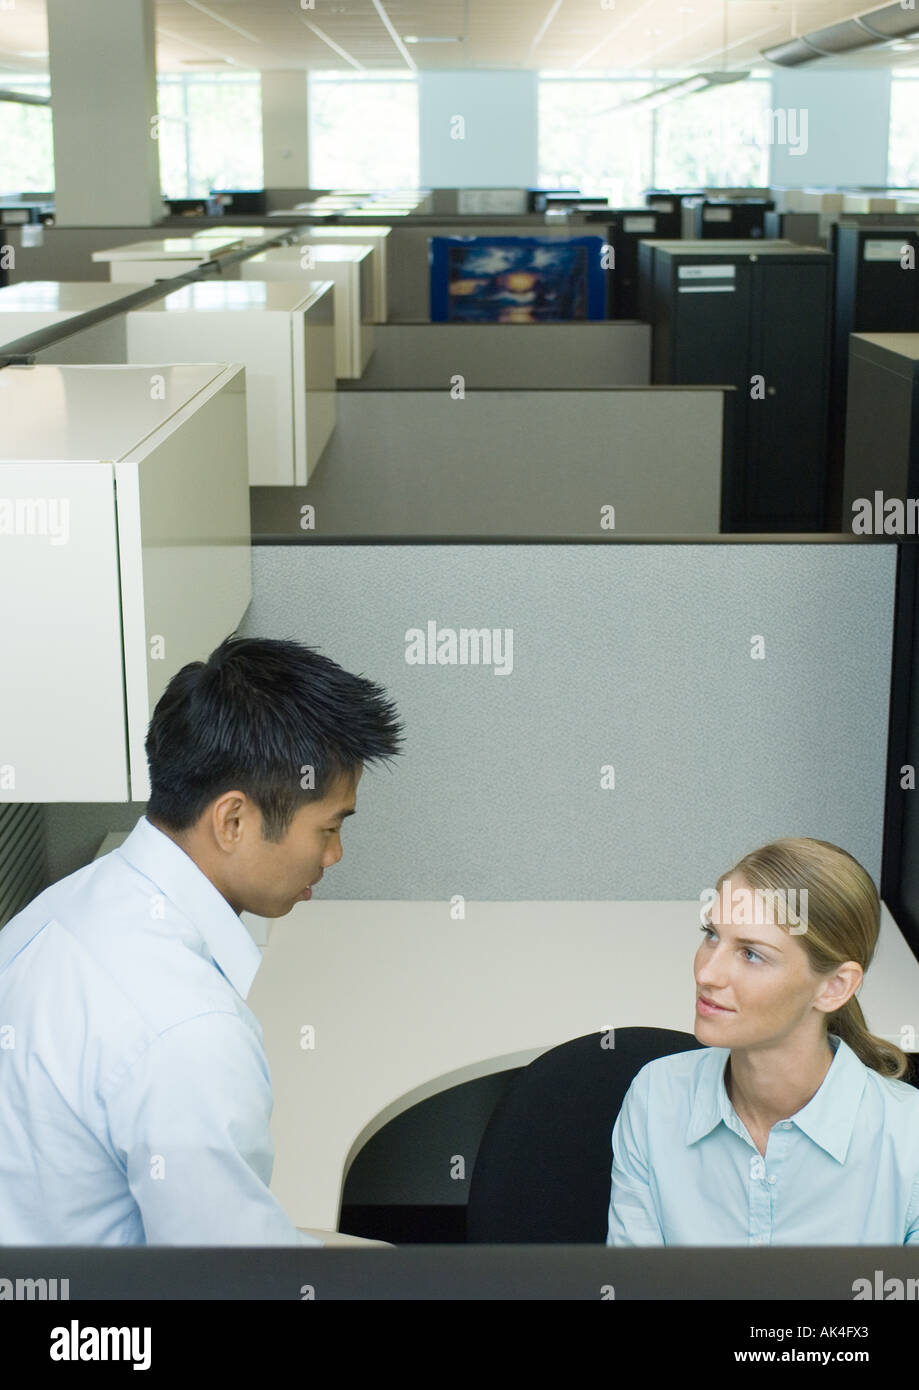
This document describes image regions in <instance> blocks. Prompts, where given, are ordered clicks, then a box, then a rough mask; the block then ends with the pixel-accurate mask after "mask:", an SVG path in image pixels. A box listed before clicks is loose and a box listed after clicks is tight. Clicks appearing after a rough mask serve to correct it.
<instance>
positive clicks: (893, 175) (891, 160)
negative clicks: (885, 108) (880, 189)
mask: <svg viewBox="0 0 919 1390" xmlns="http://www.w3.org/2000/svg"><path fill="white" fill-rule="evenodd" d="M917 126H919V71H913V72H903V73H898V72H897V73H893V74H892V75H891V79H890V143H889V145H888V149H887V181H888V183H889V184H890V185H891V186H892V187H893V188H909V187H914V186H915V185H916V184H919V146H917V143H916V128H917Z"/></svg>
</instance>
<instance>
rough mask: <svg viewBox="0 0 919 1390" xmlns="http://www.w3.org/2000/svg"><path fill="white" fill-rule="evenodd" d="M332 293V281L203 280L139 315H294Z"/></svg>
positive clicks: (145, 308) (169, 296) (160, 300)
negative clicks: (329, 291) (259, 313)
mask: <svg viewBox="0 0 919 1390" xmlns="http://www.w3.org/2000/svg"><path fill="white" fill-rule="evenodd" d="M332 289H334V285H333V282H332V281H331V280H302V281H299V280H207V281H204V280H202V281H201V282H200V283H199V284H196V285H184V286H183V287H182V288H181V289H179V290H173V292H172V294H166V295H163V297H162V299H157V300H154V301H153V303H152V304H145V305H144V306H143V308H142V309H138V310H137V311H136V312H137V313H140V314H146V313H147V312H148V311H149V312H150V313H154V314H156V313H159V314H181V313H250V312H254V313H257V312H260V311H262V312H265V313H275V312H277V313H293V312H294V310H300V311H302V310H305V309H308V308H309V307H310V305H311V304H313V303H315V301H316V300H317V299H320V298H321V297H322V295H323V294H325V293H326V292H327V291H328V290H332Z"/></svg>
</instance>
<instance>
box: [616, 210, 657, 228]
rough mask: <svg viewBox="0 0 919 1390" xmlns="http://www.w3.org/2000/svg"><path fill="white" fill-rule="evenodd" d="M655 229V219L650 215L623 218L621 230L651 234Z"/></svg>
mask: <svg viewBox="0 0 919 1390" xmlns="http://www.w3.org/2000/svg"><path fill="white" fill-rule="evenodd" d="M656 229H657V218H656V217H655V216H654V215H653V214H652V215H651V216H650V217H623V219H622V230H623V231H624V232H653V231H656Z"/></svg>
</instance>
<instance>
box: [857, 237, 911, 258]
mask: <svg viewBox="0 0 919 1390" xmlns="http://www.w3.org/2000/svg"><path fill="white" fill-rule="evenodd" d="M907 245H908V243H907ZM902 255H903V242H902V241H894V240H893V239H892V238H891V239H890V240H887V239H886V238H885V239H884V240H883V241H882V240H881V239H880V238H874V237H871V238H869V239H868V240H867V241H866V242H865V249H864V251H863V253H862V259H863V260H866V261H898V260H900V258H901V257H902Z"/></svg>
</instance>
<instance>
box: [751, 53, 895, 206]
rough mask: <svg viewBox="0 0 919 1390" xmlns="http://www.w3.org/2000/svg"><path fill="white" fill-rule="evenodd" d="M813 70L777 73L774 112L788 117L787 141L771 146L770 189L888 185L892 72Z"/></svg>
mask: <svg viewBox="0 0 919 1390" xmlns="http://www.w3.org/2000/svg"><path fill="white" fill-rule="evenodd" d="M812 66H813V68H814V69H817V68H818V66H819V64H818V63H815V64H813V65H810V64H809V65H808V66H807V67H805V68H802V69H800V70H798V69H789V70H788V71H785V70H784V69H776V71H775V72H774V73H773V74H772V109H773V111H779V112H781V111H784V112H785V113H786V121H785V128H786V137H787V138H786V140H785V142H784V143H782V142H780V141H779V140H774V141H773V143H772V145H771V147H770V151H771V161H770V174H769V182H770V184H773V185H776V184H778V185H788V186H791V187H804V186H806V185H808V184H811V185H814V186H822V185H827V184H829V185H832V184H837V183H845V184H881V185H883V184H885V183H886V182H887V144H888V139H889V134H890V72H889V71H888V70H887V69H883V68H872V69H860V70H859V69H845V70H841V69H837V70H835V71H832V72H829V71H824V72H820V71H816V70H814V71H811V67H812ZM792 113H796V114H795V115H794V122H793V121H792ZM805 117H806V127H805ZM792 134H793V135H794V137H795V138H794V141H793V140H792V139H791V136H792ZM805 135H806V138H801V137H802V136H805ZM796 146H797V147H798V148H797V150H796Z"/></svg>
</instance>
